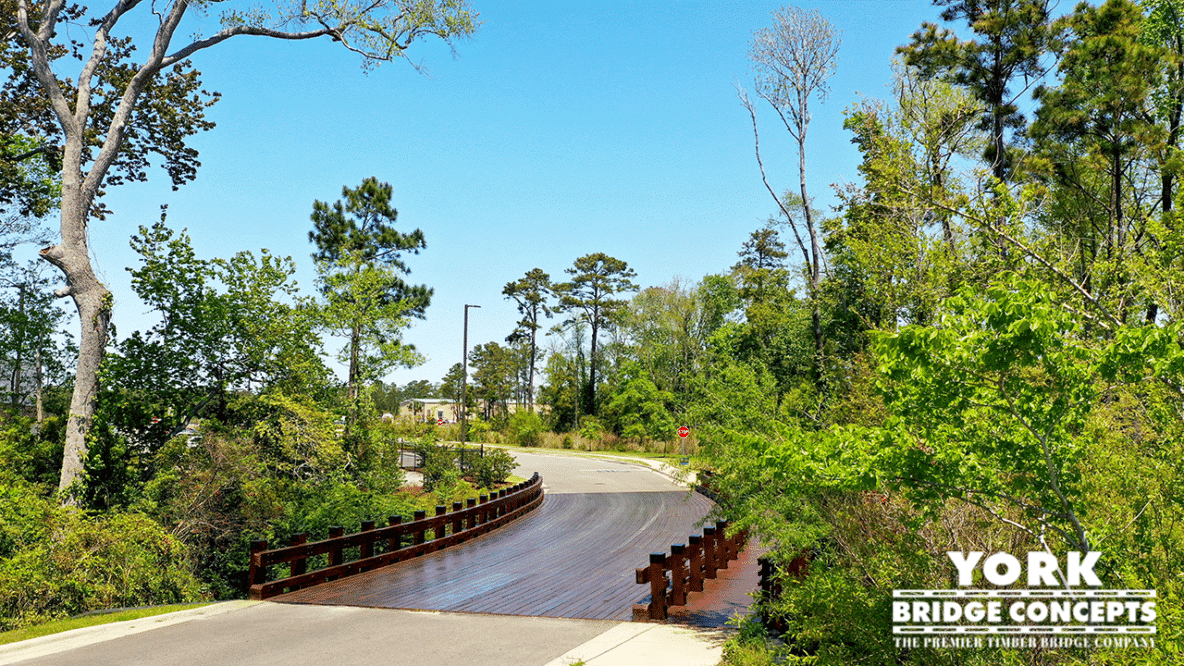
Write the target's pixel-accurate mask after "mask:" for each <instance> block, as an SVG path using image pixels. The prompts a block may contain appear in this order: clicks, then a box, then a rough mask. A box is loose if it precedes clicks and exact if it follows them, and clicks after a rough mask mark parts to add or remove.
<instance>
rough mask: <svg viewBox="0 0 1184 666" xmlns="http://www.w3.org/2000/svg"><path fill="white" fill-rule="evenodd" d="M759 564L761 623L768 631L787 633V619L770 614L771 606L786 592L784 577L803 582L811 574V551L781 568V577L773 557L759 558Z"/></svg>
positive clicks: (804, 552) (801, 554)
mask: <svg viewBox="0 0 1184 666" xmlns="http://www.w3.org/2000/svg"><path fill="white" fill-rule="evenodd" d="M757 563H758V564H759V565H760V588H759V589H760V595H759V596H758V599H759V601H760V602H761V603H760V609H761V622H762V623H763V624H764V625H765V627H766V628H767V629H772V630H774V631H785V630H786V626H787V625H786V622H785V618H781V617H775V616H774V615H773V614H771V613H770V612H769V606H770V605H771V604H772V603H773V602H775V601H777V600H778V599H780V598H781V595H782V593H783V591H784V586H783V585H782V582H781V581H782V580H784V577H788V576H792V577H794V578H797V579H799V580H801V579H803V578H805V577H806V574H808V573H809V572H810V551H809V550H804V551H802V552H801V553H799V554H798V556H797V557H795V558H794V559H792V560H790V562H789V564H786V565H785V566H784V567H781V569H782V571H781V575H778V571H777V569H778V566H777V564H776V562H775V561H774V560H773V558H772V557H770V556H765V557H761V558H758V559H757Z"/></svg>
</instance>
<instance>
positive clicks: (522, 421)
mask: <svg viewBox="0 0 1184 666" xmlns="http://www.w3.org/2000/svg"><path fill="white" fill-rule="evenodd" d="M507 434H508V435H509V436H510V441H511V442H512V443H514V444H517V445H519V446H538V445H539V444H540V443H542V436H543V419H541V418H540V417H539V415H538V414H536V413H534V412H531V411H522V412H515V413H514V415H513V416H511V417H510V424H509V426H508V433H507Z"/></svg>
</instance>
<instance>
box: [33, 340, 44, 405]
mask: <svg viewBox="0 0 1184 666" xmlns="http://www.w3.org/2000/svg"><path fill="white" fill-rule="evenodd" d="M41 344H42V343H41V342H38V344H37V365H36V367H34V368H33V381H34V382H35V387H34V388H35V389H36V391H37V423H43V422H44V421H45V408H44V406H43V405H42V404H41V387H42V385H43V384H44V383H45V382H44V381H43V379H42V377H41Z"/></svg>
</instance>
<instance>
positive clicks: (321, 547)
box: [249, 472, 543, 599]
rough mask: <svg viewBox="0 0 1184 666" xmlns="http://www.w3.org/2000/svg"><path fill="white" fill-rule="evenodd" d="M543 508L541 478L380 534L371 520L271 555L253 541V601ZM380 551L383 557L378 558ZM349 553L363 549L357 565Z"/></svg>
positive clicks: (390, 525)
mask: <svg viewBox="0 0 1184 666" xmlns="http://www.w3.org/2000/svg"><path fill="white" fill-rule="evenodd" d="M542 502H543V480H542V478H541V477H540V476H539V475H538V473H537V472H536V473H535V475H534V476H533V477H531V478H530V480H528V481H524V482H522V483H520V484H518V485H515V486H511V487H509V488H504V489H502V490H499V491H497V492H496V493H494V494H493V495H492V496H486V495H481V496H480V498H478V499H472V498H470V499H469V500H468V501H467V502H466V504H467V506H466V507H464V508H461V504H460V502H453V504H452V511H451V512H448V511H446V510H445V507H443V506H437V507H436V515H435V516H432V517H428V516H427V515H426V512H424V511H416V512H415V519H414V520H413V521H411V522H409V523H404V522H402V521H403V517H402V516H391V517H389V518H388V519H387V525H386V526H384V527H378V528H376V527H375V526H374V521H372V520H368V521H365V522H363V523H362V530H361V531H360V532H357V533H355V534H344V531H345V530H344V529H343V528H341V527H330V528H329V538H328V539H325V540H323V541H314V542H312V543H309V542H308V535H307V534H297V535H295V536H293V537H292V540H291V545H289V546H285V547H282V548H275V549H273V550H268V549H267V542H266V541H252V542H251V570H250V574H249V585H250V598H252V599H267V598H269V597H274V596H276V595H278V594H282V593H283V592H285V591H292V590H299V589H301V588H305V587H311V586H313V585H318V584H320V583H324V582H327V581H330V580H336V579H338V578H344V577H346V576H352V575H354V574H358V573H361V572H363V571H369V570H371V569H377V568H378V567H382V566H386V565H388V564H394V563H395V562H402V561H403V560H408V559H411V558H413V557H419V556H420V555H423V554H424V553H430V552H434V551H437V550H441V549H443V548H447V547H449V546H453V545H456V544H458V543H461V542H463V541H467V540H469V539H471V538H473V537H476V536H478V535H481V534H485V533H486V532H489V531H490V530H493V529H496V528H498V527H500V526H502V525H504V524H506V523H508V522H510V521H511V520H514V519H515V518H517V517H518V516H521V515H523V514H525V513H527V512H528V511H531V510H532V509H534V508H535V507H537V506H538V505H540V504H542ZM429 534H430V536H429ZM404 537H409V538H407V539H405V538H404ZM407 541H409V542H410V543H409V544H407V543H405V542H407ZM376 545H378V547H379V548H380V549H382V551H383V552H381V553H378V554H375V546H376ZM347 548H357V549H358V558H357V559H356V560H353V561H351V562H345V561H344V554H345V549H347ZM317 555H327V556H328V557H327V566H325V567H324V568H321V569H316V570H314V571H307V565H308V559H309V558H310V557H315V556H317ZM285 563H286V564H288V565H289V566H290V569H289V572H288V576H287V577H286V578H280V579H278V580H273V581H268V580H267V568H268V567H269V566H272V565H276V564H285Z"/></svg>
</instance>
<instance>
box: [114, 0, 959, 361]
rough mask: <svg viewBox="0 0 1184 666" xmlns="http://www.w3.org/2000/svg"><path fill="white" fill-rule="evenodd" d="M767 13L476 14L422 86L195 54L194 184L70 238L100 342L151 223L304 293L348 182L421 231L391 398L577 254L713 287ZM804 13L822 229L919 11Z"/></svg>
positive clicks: (746, 153) (240, 56)
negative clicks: (825, 36)
mask: <svg viewBox="0 0 1184 666" xmlns="http://www.w3.org/2000/svg"><path fill="white" fill-rule="evenodd" d="M779 6H780V5H779V4H778V3H776V2H732V3H724V2H677V3H666V2H662V3H660V2H656V1H655V2H611V3H607V2H591V3H588V2H584V3H568V2H534V1H529V2H528V1H518V0H515V1H505V0H502V1H496V2H495V1H492V0H491V1H488V2H484V1H482V0H475V2H474V8H475V9H476V10H477V11H479V12H480V14H481V21H482V25H481V26H480V28H479V29H478V31H477V34H476V35H475V37H474V38H473V39H472V40H471V41H467V42H462V43H459V44H458V45H457V48H456V50H457V55H458V57H457V58H455V59H454V58H453V57H452V56H451V54H450V53H449V51H448V49H447V47H445V46H442V45H441V44H440V43H438V42H421V43H418V44H415V45H414V46H413V47H412V49H411V54H412V58H413V60H415V61H416V62H421V63H422V64H423V65H424V67H425V68H426V70H427V72H428V73H427V74H426V75H425V74H421V73H418V72H416V71H415V70H414V69H413V68H412V67H410V66H408V65H407V64H405V63H394V64H390V65H385V66H383V67H381V68H379V69H378V70H376V71H373V72H371V73H369V74H366V73H364V72H363V71H362V70H361V68H360V66H359V64H360V63H359V60H358V58H357V56H355V55H353V54H351V53H348V52H346V51H345V50H344V49H341V48H339V47H338V48H335V45H334V44H333V43H331V42H328V41H322V40H318V41H316V42H303V43H287V42H277V41H274V40H267V39H263V38H252V37H240V38H235V39H232V40H230V41H229V42H226V43H223V44H221V45H219V46H217V47H215V48H213V49H210V50H207V51H204V52H201V53H199V54H198V55H197V57H196V58H195V64H196V67H197V68H198V69H199V70H201V71H202V73H203V80H204V82H205V86H206V87H207V88H208V89H211V90H217V91H219V92H221V93H222V100H221V101H220V102H219V103H218V104H217V105H216V106H215V107H213V109H211V111H210V113H209V118H211V119H212V120H214V121H215V122H216V123H217V127H216V128H215V129H213V130H212V131H210V132H207V133H204V134H203V135H201V136H199V137H197V138H196V139H194V140H193V141H192V145H193V146H194V147H196V148H197V149H198V150H199V151H200V154H201V158H200V159H201V162H202V166H201V168H200V170H199V172H198V177H197V180H196V181H195V182H193V183H190V184H188V185H186V186H184V187H183V188H182V189H181V190H180V191H178V192H173V191H171V189H170V187H169V182H168V178H167V176H166V175H165V174H164V172H163V171H160V170H159V169H157V170H154V171H153V172H152V173H151V174H150V181H149V182H148V183H144V184H132V185H125V186H122V187H118V188H113V189H112V191H111V192H110V193H109V194H108V196H107V197H106V200H105V201H106V203H107V205H108V206H109V207H111V208H112V209H114V210H115V215H114V216H112V217H110V218H109V219H108V220H106V221H95V222H93V223H92V225H91V238H92V243H93V253H94V256H95V258H96V260H97V264H98V268H99V269H100V271H101V273H102V275H103V276H104V278H105V279H106V281H107V283H108V284H109V285H110V286H111V288H112V290H113V291H114V293H115V300H116V310H115V322H116V325H117V327H118V330H119V332H120V335H121V336H126V335H127V334H129V333H130V332H131V331H133V330H135V329H137V328H144V327H147V326H149V325H151V322H152V318H151V317H149V316H146V315H145V310H146V307H145V306H144V305H143V304H142V303H140V302H139V301H138V300H137V299H136V297H135V295H134V294H133V293H132V292H131V290H130V280H129V276H128V274H127V272H126V271H125V270H124V267H125V266H132V265H135V263H136V260H135V255H134V254H133V253H132V252H131V250H130V249H129V247H128V238H129V236H130V235H131V234H132V233H134V231H135V229H136V227H137V225H140V224H151V223H152V222H153V221H155V220H156V219H158V217H159V207H160V205H161V204H163V203H167V204H169V221H170V223H171V225H172V226H174V227H176V228H180V227H186V228H188V229H189V233H190V234H191V235H192V237H193V240H194V245H195V247H196V250H197V252H198V255H199V256H203V257H207V258H208V257H215V256H229V255H231V254H233V253H234V252H236V251H239V250H254V251H257V250H258V249H259V248H268V249H269V250H271V251H272V252H273V253H276V254H280V255H291V256H292V257H293V258H294V259H295V260H296V262H297V265H298V268H299V272H298V275H297V277H298V281H299V283H300V284H301V286H302V287H303V288H304V289H305V290H307V291H309V292H311V290H312V283H313V270H312V262H311V259H310V258H309V253H310V251H311V246H310V244H309V243H308V240H307V235H308V231H309V229H310V228H311V222H310V221H309V213H310V211H311V208H312V202H313V200H314V199H320V200H323V201H335V200H336V199H338V198H339V197H340V195H341V188H342V186H343V185H349V186H351V187H352V186H356V185H358V184H359V183H360V182H361V181H362V180H363V179H364V178H366V177H368V176H376V177H377V178H379V179H380V180H383V181H387V182H389V183H391V184H392V185H393V187H394V202H395V205H396V207H397V208H398V210H399V225H398V226H399V227H401V228H404V229H413V228H416V227H418V228H421V229H423V231H424V234H425V235H426V239H427V249H426V250H425V251H424V252H423V253H421V254H420V255H419V256H418V257H411V258H410V261H409V262H408V263H409V265H410V266H411V268H412V271H413V273H412V275H411V279H412V280H414V281H416V282H420V283H425V284H427V285H429V286H431V287H433V288H434V289H435V296H434V297H433V299H432V305H431V307H430V308H429V309H428V312H427V320H426V321H420V322H416V323H415V325H414V326H413V327H412V328H411V329H409V330H408V331H407V333H406V336H405V339H406V340H407V341H409V342H411V343H413V344H415V345H416V346H417V348H418V349H419V350H420V351H421V352H422V353H424V354H425V355H426V357H427V362H426V363H425V364H424V365H422V366H420V367H417V368H414V369H408V370H399V371H396V372H395V373H393V374H392V375H391V376H390V377H388V381H395V382H398V383H400V384H403V383H406V382H407V381H411V380H414V379H428V380H431V381H439V379H440V378H441V377H442V376H443V375H444V373H445V372H446V371H447V369H448V367H449V366H450V365H452V364H453V363H457V362H459V361H460V357H461V322H462V311H463V310H462V308H463V305H464V304H465V303H474V304H478V305H481V306H482V309H481V310H474V311H471V317H470V324H469V344H470V348H471V347H472V346H473V345H474V344H479V343H483V342H487V341H490V340H497V341H499V342H500V341H503V339H504V338H505V336H506V335H507V334H508V333H509V332H510V330H511V329H512V328H513V324H514V321H515V320H516V319H517V313H516V310H515V308H514V305H513V303H512V302H510V301H506V300H505V299H504V298H503V296H502V295H501V290H502V287H503V285H505V283H507V282H509V281H511V280H514V279H517V278H518V277H520V276H521V275H523V274H524V273H525V272H526V271H528V270H530V269H531V268H534V267H539V268H542V269H543V270H545V271H547V272H548V273H550V274H551V276H552V278H554V279H562V278H564V273H563V270H564V268H566V267H569V266H571V264H572V262H573V261H574V260H575V259H576V257H579V256H582V255H584V254H588V253H592V252H605V253H608V254H610V255H612V256H615V257H617V258H619V259H622V260H624V261H626V262H628V264H629V265H630V266H631V267H632V268H634V269H635V270H636V271H637V282H638V284H640V285H641V286H643V287H644V286H650V285H658V284H662V283H665V282H667V281H669V280H670V279H671V278H673V277H675V276H682V277H684V278H686V279H688V280H690V281H692V282H693V281H696V280H698V279H699V278H701V277H702V276H703V275H706V274H709V273H717V272H721V271H725V270H726V269H727V268H728V267H729V266H731V265H732V264H734V263H735V262H736V253H737V251H738V250H739V249H740V245H741V243H743V242H744V240H745V239H746V238H747V237H748V234H749V233H750V232H751V231H752V230H754V229H756V228H758V227H759V226H761V224H762V223H763V221H764V220H765V219H766V218H767V217H768V216H769V215H770V213H771V212H772V211H773V207H774V203H773V201H772V199H771V198H770V197H769V195H768V193H767V192H766V191H765V190H764V188H763V186H762V184H761V180H760V173H759V171H758V169H757V165H756V161H755V158H754V155H753V138H752V128H751V124H750V121H749V118H748V115H747V113H746V112H745V110H744V109H743V108H742V107H741V105H740V103H739V101H738V100H737V97H736V92H735V88H734V85H735V83H737V82H739V83H741V84H742V85H743V84H747V83H749V82H750V78H751V77H750V74H749V69H748V63H747V52H748V48H749V41H750V40H751V37H752V33H753V32H754V31H755V30H757V29H760V28H762V27H765V26H767V25H769V24H770V22H771V18H770V15H771V12H772V11H773V10H774V9H776V8H777V7H779ZM802 6H803V7H805V8H807V9H818V10H819V11H821V12H822V14H823V15H824V16H826V17H827V18H828V19H829V20H830V21H831V23H832V24H834V25H835V26H836V27H837V28H839V29H840V30H841V31H842V48H841V50H840V53H839V66H838V72H837V74H836V75H835V76H834V77H832V78H831V80H830V85H831V96H830V98H829V99H828V100H827V101H826V103H825V104H819V103H818V102H817V101H816V100H815V101H814V102H812V104H813V106H812V114H813V121H812V124H811V126H810V136H809V139H808V145H807V160H808V169H809V187H810V191H811V195H812V196H813V197H815V200H816V203H817V204H819V205H820V207H821V208H823V209H824V210H829V206H830V205H831V204H833V203H834V197H833V193H832V191H833V190H832V187H831V185H832V184H833V183H839V182H843V181H853V180H855V179H856V178H857V174H856V169H855V167H856V164H857V153H856V151H855V149H854V147H853V146H852V145H851V144H850V141H849V135H848V134H847V133H846V132H844V131H843V130H842V121H843V114H842V111H843V109H845V108H847V107H849V106H850V105H851V104H853V103H854V102H856V101H857V100H858V99H859V95H860V94H864V95H867V96H871V97H880V98H882V97H885V96H886V95H887V86H888V84H889V82H890V80H891V74H890V58H891V56H892V53H893V49H894V48H895V47H897V46H898V45H900V44H904V43H906V42H907V41H908V39H909V36H910V35H911V34H912V32H913V31H914V30H916V29H917V28H918V27H919V26H920V24H921V22H922V21H927V20H928V21H936V20H937V15H938V11H937V9H936V8H935V7H933V6H932V5H930V4H928V3H926V2H921V1H920V0H830V1H820V2H812V3H806V4H804V5H802ZM212 7H213V8H215V9H216V8H217V7H218V5H213V6H212ZM207 21H210V19H207ZM196 27H197V26H196V24H194V25H192V26H187V27H183V28H182V30H179V31H178V34H188V33H189V32H192V31H193V29H194V28H196ZM204 29H205V32H206V33H207V34H208V33H209V32H210V31H211V30H212V23H208V24H207V25H206V27H205V28H204ZM749 85H750V84H749ZM762 112H763V113H762V116H761V128H762V135H761V141H762V152H763V156H764V159H765V165H766V167H767V169H768V171H769V176H770V179H771V182H772V183H773V184H774V187H776V188H778V189H783V188H785V187H787V186H790V185H791V184H793V183H796V181H797V172H796V166H797V155H796V151H795V148H794V146H793V145H792V144H791V140H790V138H789V137H788V135H787V134H786V132H785V130H784V129H783V128H781V127H780V123H779V121H777V118H776V116H775V115H774V114H773V113H772V112H771V111H770V110H769V109H768V108H764V109H762Z"/></svg>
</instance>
